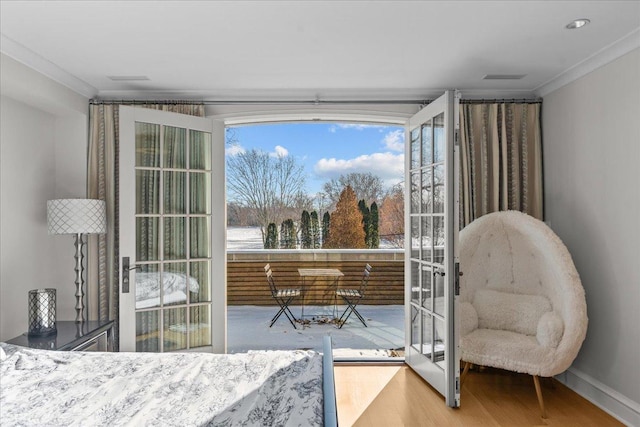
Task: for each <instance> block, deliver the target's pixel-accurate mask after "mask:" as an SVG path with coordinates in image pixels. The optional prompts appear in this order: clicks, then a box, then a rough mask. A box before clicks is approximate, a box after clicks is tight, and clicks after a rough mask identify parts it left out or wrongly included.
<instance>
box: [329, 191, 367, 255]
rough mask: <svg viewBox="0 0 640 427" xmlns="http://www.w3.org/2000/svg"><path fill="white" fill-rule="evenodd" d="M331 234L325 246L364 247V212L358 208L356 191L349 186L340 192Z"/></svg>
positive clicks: (332, 218) (338, 247)
mask: <svg viewBox="0 0 640 427" xmlns="http://www.w3.org/2000/svg"><path fill="white" fill-rule="evenodd" d="M330 226H331V234H330V235H329V239H328V240H327V241H326V242H325V244H324V247H325V248H334V249H364V248H365V247H366V246H365V241H364V230H363V228H362V213H361V212H360V209H358V201H357V199H356V193H355V192H354V191H353V189H352V188H351V186H347V187H346V188H345V189H344V190H343V191H342V193H341V194H340V199H338V203H337V204H336V210H335V211H334V212H333V214H332V215H331V223H330Z"/></svg>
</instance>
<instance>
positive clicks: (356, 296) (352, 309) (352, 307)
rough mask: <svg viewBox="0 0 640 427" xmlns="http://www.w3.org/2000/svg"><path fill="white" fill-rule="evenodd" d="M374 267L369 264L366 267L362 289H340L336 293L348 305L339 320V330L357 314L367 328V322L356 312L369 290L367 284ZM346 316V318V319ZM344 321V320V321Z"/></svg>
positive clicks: (361, 283)
mask: <svg viewBox="0 0 640 427" xmlns="http://www.w3.org/2000/svg"><path fill="white" fill-rule="evenodd" d="M371 270H372V267H371V266H370V265H369V264H367V265H365V267H364V272H363V273H362V281H361V282H360V287H359V288H358V289H338V290H337V291H336V295H337V296H339V297H340V298H342V299H343V300H344V302H345V303H347V308H346V309H345V310H344V312H343V313H342V316H340V319H338V328H342V325H344V324H345V323H347V320H348V319H349V316H351V314H355V315H356V316H357V317H358V319H360V321H361V322H362V324H363V325H364V326H365V328H366V327H367V322H365V321H364V318H363V317H362V315H360V313H358V310H356V306H357V305H358V303H359V302H360V301H361V300H362V298H364V293H365V291H366V290H367V284H369V276H370V275H371ZM345 316H346V317H345ZM343 319H344V320H343Z"/></svg>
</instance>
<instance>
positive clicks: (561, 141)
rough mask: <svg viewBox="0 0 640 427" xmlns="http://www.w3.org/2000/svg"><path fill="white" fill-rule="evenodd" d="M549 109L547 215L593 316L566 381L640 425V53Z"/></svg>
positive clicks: (579, 83)
mask: <svg viewBox="0 0 640 427" xmlns="http://www.w3.org/2000/svg"><path fill="white" fill-rule="evenodd" d="M542 112H543V114H542V117H543V122H542V124H543V138H544V139H543V148H544V174H545V176H544V184H545V204H546V219H547V220H548V221H549V222H550V225H551V228H553V229H554V230H555V231H556V233H558V235H559V236H560V238H562V239H563V241H564V242H565V244H566V245H567V246H568V248H569V251H570V252H571V254H572V256H573V259H574V262H575V264H576V267H577V269H578V272H579V273H580V277H581V279H582V283H583V286H584V288H585V291H586V296H587V313H588V316H589V328H588V331H587V338H586V340H585V342H584V344H583V346H582V349H581V351H580V354H579V355H578V358H577V359H576V361H575V362H574V364H573V366H572V368H571V369H570V370H569V372H568V373H567V375H566V378H565V381H566V382H567V383H568V384H569V385H570V386H572V387H573V388H574V389H577V390H578V391H581V392H582V394H583V395H586V397H588V398H590V399H591V400H593V401H596V402H597V403H599V404H600V405H601V406H603V407H605V409H608V410H610V411H612V412H615V413H616V414H617V415H618V416H619V417H620V418H622V419H624V420H625V421H626V422H628V423H630V424H632V425H640V413H639V408H640V404H639V403H638V402H640V369H639V368H638V359H639V358H640V49H635V50H633V51H631V52H630V53H628V54H626V55H624V56H622V57H620V58H618V59H617V60H615V61H613V62H611V63H609V64H607V65H605V66H603V67H601V68H599V69H597V70H595V71H592V72H591V73H589V74H587V75H586V76H584V77H582V78H580V79H578V80H576V81H574V82H572V83H570V84H568V85H567V86H564V87H562V88H560V89H558V90H556V91H554V92H551V93H550V94H548V95H547V96H545V97H544V102H543V106H542Z"/></svg>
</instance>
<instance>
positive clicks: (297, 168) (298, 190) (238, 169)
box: [227, 149, 305, 242]
mask: <svg viewBox="0 0 640 427" xmlns="http://www.w3.org/2000/svg"><path fill="white" fill-rule="evenodd" d="M304 188H305V174H304V167H303V166H302V165H300V164H298V163H297V162H296V160H295V159H294V158H293V157H289V156H272V155H270V154H269V153H265V152H263V151H259V150H256V149H252V150H249V151H245V152H241V153H238V154H236V155H233V156H228V157H227V190H228V196H229V200H232V201H234V202H236V203H239V204H242V205H244V206H246V207H248V208H250V209H252V210H253V211H254V212H255V216H256V221H257V223H258V224H259V226H260V231H261V232H262V241H263V242H264V240H265V232H266V229H267V226H268V225H269V223H271V222H273V223H275V224H280V223H282V221H283V219H284V218H285V213H286V211H287V209H289V208H292V207H295V206H296V205H297V204H299V203H300V194H303V191H304Z"/></svg>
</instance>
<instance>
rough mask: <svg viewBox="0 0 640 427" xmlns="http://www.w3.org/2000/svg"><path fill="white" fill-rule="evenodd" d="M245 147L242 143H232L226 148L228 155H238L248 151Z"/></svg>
mask: <svg viewBox="0 0 640 427" xmlns="http://www.w3.org/2000/svg"><path fill="white" fill-rule="evenodd" d="M246 151H247V150H245V148H244V147H243V146H242V145H240V144H231V145H229V146H228V147H227V149H226V150H225V152H226V155H227V156H237V155H238V154H242V153H244V152H246Z"/></svg>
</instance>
